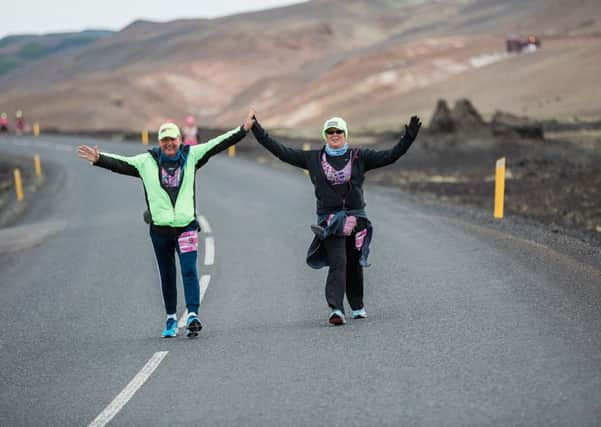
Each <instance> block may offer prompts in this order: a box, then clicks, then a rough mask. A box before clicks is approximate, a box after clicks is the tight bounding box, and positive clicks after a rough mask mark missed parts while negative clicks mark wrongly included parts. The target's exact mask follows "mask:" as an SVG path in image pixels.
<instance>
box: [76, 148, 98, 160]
mask: <svg viewBox="0 0 601 427" xmlns="http://www.w3.org/2000/svg"><path fill="white" fill-rule="evenodd" d="M77 154H79V157H81V158H82V159H85V160H87V161H88V162H91V163H96V162H97V161H98V159H100V151H98V146H97V145H95V146H94V147H93V148H92V147H89V146H87V145H80V146H79V147H77Z"/></svg>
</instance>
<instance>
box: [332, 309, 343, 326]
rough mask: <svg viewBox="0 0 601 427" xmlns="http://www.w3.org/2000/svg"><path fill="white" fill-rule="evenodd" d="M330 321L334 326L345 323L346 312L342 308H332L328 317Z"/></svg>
mask: <svg viewBox="0 0 601 427" xmlns="http://www.w3.org/2000/svg"><path fill="white" fill-rule="evenodd" d="M328 323H329V324H330V325H333V326H340V325H344V324H345V323H346V319H345V318H344V313H343V312H342V311H340V310H332V312H331V313H330V317H329V318H328Z"/></svg>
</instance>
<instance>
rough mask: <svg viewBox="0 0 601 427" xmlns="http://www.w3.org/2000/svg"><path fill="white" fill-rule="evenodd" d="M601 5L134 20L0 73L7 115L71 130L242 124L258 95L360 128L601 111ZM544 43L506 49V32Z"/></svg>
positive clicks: (272, 107) (360, 8)
mask: <svg viewBox="0 0 601 427" xmlns="http://www.w3.org/2000/svg"><path fill="white" fill-rule="evenodd" d="M599 12H601V3H600V2H598V1H596V0H579V1H576V0H573V1H568V0H554V1H552V2H549V1H545V0H519V1H518V0H511V1H504V2H497V1H492V0H468V1H465V0H449V1H445V2H440V1H435V0H423V1H393V0H376V1H374V0H369V1H368V0H346V1H327V0H314V1H310V2H307V3H302V4H297V5H293V6H289V7H285V8H278V9H272V10H268V11H263V12H255V13H249V14H242V15H236V16H231V17H225V18H220V19H214V20H183V21H174V22H169V23H150V22H141V21H140V22H135V23H133V24H131V25H130V26H128V27H127V28H125V29H124V30H122V31H120V32H118V33H116V34H114V35H112V36H109V37H106V38H103V39H102V40H99V41H98V42H96V43H94V44H92V45H90V46H89V47H87V48H84V49H81V50H78V51H77V52H76V53H61V54H56V55H51V56H49V57H46V58H45V59H42V60H40V61H38V62H37V63H35V64H34V66H29V67H27V68H25V69H17V70H15V71H14V72H12V73H10V74H8V75H6V76H2V77H1V78H0V90H2V91H3V96H2V100H1V101H0V110H2V111H5V110H8V111H14V110H15V109H17V108H22V109H24V110H25V112H26V115H27V117H29V118H30V119H33V118H35V119H36V120H38V121H40V122H41V123H42V127H44V126H53V127H60V128H63V129H101V128H115V127H118V128H124V129H140V128H142V127H147V126H151V127H155V126H157V125H158V123H159V122H160V121H162V120H164V119H165V118H172V119H175V120H179V119H181V118H182V117H183V116H184V115H185V114H188V113H192V114H194V115H196V116H197V117H198V118H199V119H200V122H201V123H203V124H206V125H208V126H232V125H234V124H235V123H237V122H239V121H240V120H241V118H242V117H243V114H244V111H245V110H246V108H247V106H248V104H249V103H251V102H255V103H256V105H257V107H258V110H259V114H260V116H261V117H262V118H264V121H265V122H266V124H268V125H269V126H275V127H297V128H304V127H306V126H309V127H310V128H309V129H307V131H310V132H312V133H314V131H315V129H314V128H317V127H318V126H319V124H320V123H321V121H322V120H323V119H324V118H325V117H326V116H329V115H333V114H337V115H342V116H344V117H346V118H348V119H350V120H352V123H353V126H354V127H361V126H367V125H369V126H378V127H390V126H396V123H397V122H398V121H399V120H404V119H405V118H406V117H407V116H408V115H410V114H412V113H418V114H420V115H422V116H424V118H425V119H426V120H427V119H428V118H429V114H430V113H431V112H432V110H433V106H434V105H435V103H436V100H437V99H439V98H446V99H448V100H449V101H455V100H457V99H459V98H470V99H472V100H473V101H474V103H475V104H476V105H478V106H479V108H480V110H481V111H482V112H483V113H484V114H485V115H487V114H492V112H494V111H495V110H497V109H501V110H504V111H509V112H514V113H516V114H528V115H533V116H535V117H538V118H547V117H565V116H574V115H576V116H580V117H583V118H587V117H588V118H593V117H595V118H598V117H601V104H599V102H598V99H599V95H601V94H600V93H599V91H600V89H599V86H598V84H596V80H593V79H594V78H595V77H596V76H598V75H600V72H601V61H600V60H599V59H600V58H601V43H599V41H601V36H600V34H601V21H597V20H595V19H594V18H591V17H595V16H601V13H599ZM532 32H534V33H536V34H538V35H540V36H541V37H542V40H543V48H542V49H541V50H539V51H537V52H535V53H532V54H521V55H513V56H509V55H506V54H504V41H505V37H506V36H507V35H518V36H524V35H527V34H528V33H532Z"/></svg>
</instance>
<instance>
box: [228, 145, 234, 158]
mask: <svg viewBox="0 0 601 427" xmlns="http://www.w3.org/2000/svg"><path fill="white" fill-rule="evenodd" d="M227 155H228V156H229V157H236V146H235V145H230V146H229V148H228V149H227Z"/></svg>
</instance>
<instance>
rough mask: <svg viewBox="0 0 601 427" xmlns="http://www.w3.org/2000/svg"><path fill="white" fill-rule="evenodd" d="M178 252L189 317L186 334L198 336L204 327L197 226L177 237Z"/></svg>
mask: <svg viewBox="0 0 601 427" xmlns="http://www.w3.org/2000/svg"><path fill="white" fill-rule="evenodd" d="M177 253H178V255H179V264H180V266H181V269H182V282H183V283H184V296H185V297H186V308H187V309H188V319H187V320H186V330H187V332H186V335H188V337H196V336H198V333H199V332H200V330H201V329H202V324H201V323H200V320H199V319H198V307H199V305H200V287H199V286H198V271H197V268H196V259H197V258H198V231H197V230H196V228H192V229H188V230H186V231H184V232H183V233H182V234H180V235H179V237H178V239H177Z"/></svg>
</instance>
